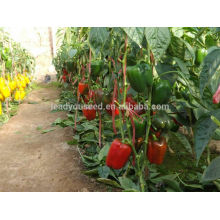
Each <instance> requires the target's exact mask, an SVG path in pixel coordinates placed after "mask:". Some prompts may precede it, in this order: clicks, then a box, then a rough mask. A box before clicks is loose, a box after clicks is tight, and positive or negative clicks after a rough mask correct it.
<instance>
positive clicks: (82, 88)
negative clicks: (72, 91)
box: [78, 82, 89, 95]
mask: <svg viewBox="0 0 220 220" xmlns="http://www.w3.org/2000/svg"><path fill="white" fill-rule="evenodd" d="M78 90H79V93H80V94H81V95H86V94H88V92H89V85H88V84H86V83H83V82H79V85H78Z"/></svg>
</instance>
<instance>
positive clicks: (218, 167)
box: [202, 157, 220, 181]
mask: <svg viewBox="0 0 220 220" xmlns="http://www.w3.org/2000/svg"><path fill="white" fill-rule="evenodd" d="M217 179H220V157H216V158H215V159H214V160H212V161H211V163H210V164H209V166H208V167H207V168H206V170H205V172H204V174H203V177H202V181H213V180H217Z"/></svg>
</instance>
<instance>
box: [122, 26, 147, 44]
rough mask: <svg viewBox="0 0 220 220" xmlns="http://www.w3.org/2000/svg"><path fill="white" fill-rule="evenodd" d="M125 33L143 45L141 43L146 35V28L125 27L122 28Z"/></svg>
mask: <svg viewBox="0 0 220 220" xmlns="http://www.w3.org/2000/svg"><path fill="white" fill-rule="evenodd" d="M122 29H123V30H124V31H125V33H126V34H127V35H128V36H129V37H130V38H131V40H133V41H134V42H135V43H137V44H138V45H139V47H141V43H142V41H143V37H144V28H143V27H125V28H122Z"/></svg>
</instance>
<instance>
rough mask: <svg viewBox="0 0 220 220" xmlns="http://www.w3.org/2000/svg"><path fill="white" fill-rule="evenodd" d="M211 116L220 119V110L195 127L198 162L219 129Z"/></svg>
mask: <svg viewBox="0 0 220 220" xmlns="http://www.w3.org/2000/svg"><path fill="white" fill-rule="evenodd" d="M211 115H213V116H215V117H216V118H217V119H220V109H219V110H215V111H213V112H210V113H209V115H206V116H204V117H202V118H200V119H199V120H198V121H197V122H196V124H195V127H194V145H195V146H194V147H195V152H196V158H197V161H199V158H200V157H201V155H202V153H203V151H204V149H205V147H206V146H207V145H208V143H209V141H210V139H211V138H212V136H213V135H214V132H215V130H216V129H217V125H216V124H215V123H214V122H213V121H212V119H211Z"/></svg>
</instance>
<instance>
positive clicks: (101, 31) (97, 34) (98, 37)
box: [89, 27, 109, 55]
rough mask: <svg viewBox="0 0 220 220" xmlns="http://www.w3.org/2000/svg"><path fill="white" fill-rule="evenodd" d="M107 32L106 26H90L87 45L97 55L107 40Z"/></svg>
mask: <svg viewBox="0 0 220 220" xmlns="http://www.w3.org/2000/svg"><path fill="white" fill-rule="evenodd" d="M108 37H109V32H108V29H107V28H106V27H92V28H91V29H90V32H89V45H90V46H91V49H92V51H93V52H94V53H95V54H96V55H97V54H98V53H100V52H101V51H102V49H103V47H104V45H105V43H106V41H107V40H108Z"/></svg>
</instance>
